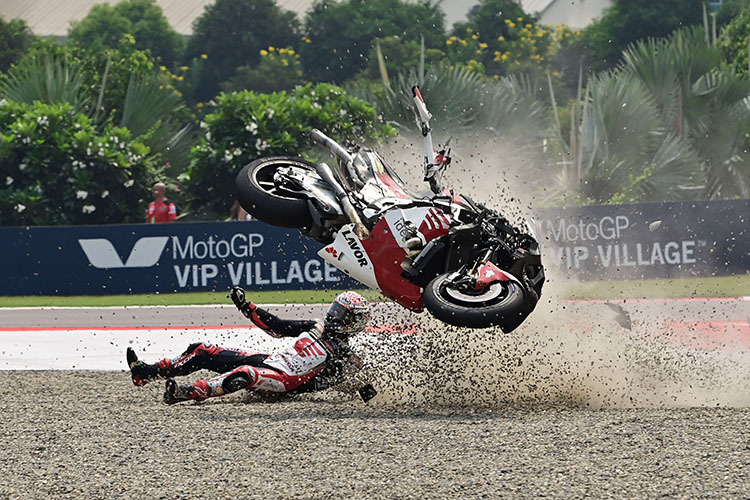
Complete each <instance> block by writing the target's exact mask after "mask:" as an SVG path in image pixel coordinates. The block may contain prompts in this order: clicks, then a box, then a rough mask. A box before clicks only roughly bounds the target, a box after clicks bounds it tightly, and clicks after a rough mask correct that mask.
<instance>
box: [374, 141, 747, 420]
mask: <svg viewBox="0 0 750 500" xmlns="http://www.w3.org/2000/svg"><path fill="white" fill-rule="evenodd" d="M437 142H438V141H437V138H436V143H437ZM453 146H454V148H456V149H455V151H456V152H455V155H454V164H453V165H452V166H451V168H450V170H449V171H448V172H447V175H446V179H445V182H444V186H445V187H454V188H456V191H458V192H464V193H467V194H469V195H470V196H472V198H474V199H475V200H476V201H479V202H482V203H485V204H487V205H488V206H490V207H493V208H497V209H499V210H500V211H501V212H502V213H503V214H504V215H505V216H506V217H508V218H509V219H510V220H512V221H513V222H516V223H517V222H518V221H520V220H523V219H524V218H526V217H529V214H530V213H532V209H533V207H534V205H537V204H540V203H544V197H545V196H546V194H545V193H548V192H550V190H549V189H548V186H547V184H549V185H551V184H552V179H551V178H549V175H551V174H550V172H553V171H554V170H553V169H551V168H547V167H548V166H546V165H544V164H540V163H539V161H540V160H539V157H535V156H534V154H533V153H529V154H528V155H527V154H526V152H525V151H524V149H523V148H513V147H512V146H510V145H508V144H501V143H499V142H498V141H496V140H495V141H493V140H492V139H490V138H488V137H483V136H481V135H474V136H470V137H464V138H461V139H460V140H456V141H455V142H454V144H453ZM459 148H460V149H459ZM380 152H381V154H383V156H384V157H385V158H386V160H387V161H388V162H389V163H390V164H391V165H392V166H393V167H394V168H396V170H397V171H398V172H399V173H400V174H401V175H402V177H404V180H406V181H407V183H408V184H409V185H411V186H419V185H420V184H421V185H422V186H424V184H423V183H421V174H422V172H421V161H422V160H421V137H415V138H413V139H408V138H407V139H404V138H401V139H399V140H397V141H395V142H392V143H390V144H389V145H387V146H386V147H385V148H381V151H380ZM545 171H546V172H547V175H548V178H545V177H544V172H545ZM540 183H541V185H540ZM532 186H533V189H532ZM543 251H544V247H543ZM549 267H550V266H548V269H547V275H548V282H547V284H546V285H545V289H544V293H543V296H542V299H541V301H540V302H539V304H538V305H537V308H536V310H535V311H534V312H533V313H532V314H531V316H530V317H529V318H528V319H527V321H526V322H525V323H524V324H523V325H521V327H519V328H518V329H517V330H515V331H514V332H512V333H510V334H504V333H502V332H501V331H500V330H499V329H498V330H489V329H488V330H471V329H461V328H455V327H449V326H446V325H444V324H442V323H440V322H439V321H437V320H434V319H432V318H431V317H430V316H429V315H428V314H427V313H424V314H422V315H420V316H415V317H417V318H418V322H419V325H418V333H417V334H416V335H403V336H400V335H390V336H384V337H380V338H377V339H371V340H370V341H369V342H366V343H365V344H366V346H365V349H364V350H365V351H366V356H368V364H367V367H366V375H367V377H369V378H370V379H371V380H372V381H373V383H374V384H375V385H376V387H377V388H378V390H379V392H380V394H379V395H378V397H377V398H376V399H374V400H373V401H372V402H371V404H380V405H385V406H397V407H398V406H408V407H416V408H420V407H421V408H429V407H436V406H438V407H444V406H453V407H461V408H488V407H489V408H504V407H525V406H533V407H560V406H570V407H586V408H594V409H606V408H636V407H639V408H643V407H646V408H673V407H706V406H725V407H744V406H748V405H750V392H749V391H748V390H747V387H749V386H750V350H747V349H748V348H747V346H742V345H739V344H738V345H732V344H731V343H729V344H727V343H723V344H716V345H711V346H708V347H707V346H698V347H696V345H695V344H696V342H695V339H696V335H693V336H692V337H691V335H690V332H688V333H687V335H676V334H675V335H672V334H671V333H670V331H668V330H665V329H664V328H665V327H664V325H665V324H666V325H668V324H669V322H670V321H673V320H676V321H678V320H680V319H682V318H686V317H696V318H702V319H704V320H705V319H712V316H711V315H710V306H706V305H705V304H700V303H697V302H696V303H694V304H691V303H682V304H680V305H679V307H678V308H674V307H673V308H672V309H671V310H669V311H664V310H661V309H660V308H659V307H660V306H657V305H654V304H650V303H649V304H640V303H638V302H635V303H634V302H631V303H628V302H627V301H624V302H623V300H620V301H619V302H617V303H616V304H607V303H591V302H584V303H580V302H569V301H565V300H564V299H563V297H564V296H565V289H566V287H567V286H568V285H569V281H568V280H567V278H565V277H563V276H554V275H552V276H550V274H551V272H552V270H551V269H549ZM701 307H703V308H706V309H708V312H709V314H705V313H704V312H703V311H701V310H698V308H701ZM691 308H696V310H694V311H691ZM714 312H715V311H714ZM386 315H387V314H386ZM383 319H384V320H386V319H387V318H383ZM697 335H705V333H701V332H698V333H697Z"/></svg>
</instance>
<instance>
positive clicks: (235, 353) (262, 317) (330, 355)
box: [134, 306, 359, 401]
mask: <svg viewBox="0 0 750 500" xmlns="http://www.w3.org/2000/svg"><path fill="white" fill-rule="evenodd" d="M243 314H245V315H246V316H247V317H248V318H249V319H250V320H251V321H252V322H253V323H254V324H255V325H256V326H258V327H260V328H261V329H263V330H264V331H265V332H266V333H268V334H269V335H272V336H274V337H296V339H295V341H294V343H293V344H292V345H291V346H290V347H289V348H287V349H286V350H284V351H281V352H277V353H273V354H265V353H250V352H246V351H241V350H237V349H227V348H223V347H219V346H213V345H210V344H205V343H201V344H192V345H191V346H190V347H188V349H187V350H186V351H185V352H184V353H183V354H182V355H181V356H178V357H177V358H174V359H169V358H167V359H163V360H162V361H160V362H159V363H158V373H157V375H160V376H163V377H173V376H176V375H185V374H188V373H192V372H194V371H197V370H200V369H208V370H212V371H215V372H219V373H221V374H220V375H218V376H216V377H213V378H210V379H207V380H199V381H197V382H195V383H194V384H193V385H192V386H186V387H180V388H179V392H180V395H181V396H184V397H185V398H187V399H193V400H198V401H200V400H203V399H206V398H209V397H214V396H222V395H224V394H228V393H231V392H235V391H238V390H240V389H250V390H255V391H264V392H274V393H301V392H310V391H315V390H322V389H325V388H328V387H331V386H332V385H335V384H336V383H338V382H339V381H340V380H341V378H342V374H343V372H344V371H346V370H347V369H348V368H355V369H356V368H358V367H359V360H358V358H356V357H355V356H352V355H351V352H350V351H349V349H348V347H347V346H346V345H345V344H346V342H337V341H335V340H333V339H330V338H328V336H327V335H326V334H325V332H324V326H323V324H321V323H319V322H315V321H304V320H283V319H280V318H278V317H277V316H275V315H273V314H271V313H269V312H267V311H265V310H263V309H261V308H258V307H255V306H251V307H249V308H248V309H247V310H243ZM134 381H135V380H134Z"/></svg>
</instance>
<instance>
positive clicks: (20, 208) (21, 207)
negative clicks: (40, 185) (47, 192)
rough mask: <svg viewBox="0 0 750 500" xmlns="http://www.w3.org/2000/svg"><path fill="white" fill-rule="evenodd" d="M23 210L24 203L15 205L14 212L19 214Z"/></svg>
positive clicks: (24, 208)
mask: <svg viewBox="0 0 750 500" xmlns="http://www.w3.org/2000/svg"><path fill="white" fill-rule="evenodd" d="M24 210H26V205H21V204H20V203H19V204H18V205H16V212H18V213H19V214H20V213H21V212H23V211H24Z"/></svg>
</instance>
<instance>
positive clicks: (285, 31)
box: [185, 0, 299, 101]
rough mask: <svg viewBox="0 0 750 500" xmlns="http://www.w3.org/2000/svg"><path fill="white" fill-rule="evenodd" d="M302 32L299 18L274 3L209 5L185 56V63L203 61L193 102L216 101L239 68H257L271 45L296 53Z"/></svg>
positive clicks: (221, 1) (245, 0)
mask: <svg viewBox="0 0 750 500" xmlns="http://www.w3.org/2000/svg"><path fill="white" fill-rule="evenodd" d="M298 31H299V21H298V20H297V18H296V15H295V14H294V13H293V12H290V11H285V10H282V9H280V8H279V7H278V6H277V5H276V3H275V2H274V1H273V0H217V1H216V2H215V3H212V4H209V5H207V6H206V10H205V12H204V13H203V15H202V16H200V17H199V18H198V19H196V21H195V23H194V26H193V36H192V37H191V38H190V41H189V42H188V47H187V50H186V52H185V61H197V60H202V62H201V66H200V73H198V74H196V83H195V85H194V86H193V87H192V91H193V92H194V94H193V95H192V96H190V99H194V100H196V101H208V100H209V99H211V98H213V97H214V96H215V95H216V93H217V92H218V91H219V88H220V84H221V83H222V82H225V81H227V80H229V79H231V78H232V77H233V76H234V75H235V73H236V71H237V68H241V67H245V66H250V67H253V66H255V65H257V64H258V63H259V62H260V51H261V49H265V48H266V47H268V46H269V45H272V46H274V47H292V48H294V49H295V50H296V49H297V48H298V42H299V34H298ZM204 55H205V58H203V56H204Z"/></svg>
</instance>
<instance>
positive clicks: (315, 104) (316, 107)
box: [312, 102, 323, 109]
mask: <svg viewBox="0 0 750 500" xmlns="http://www.w3.org/2000/svg"><path fill="white" fill-rule="evenodd" d="M312 107H313V109H323V106H321V105H320V104H318V103H317V102H314V103H313V105H312Z"/></svg>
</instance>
